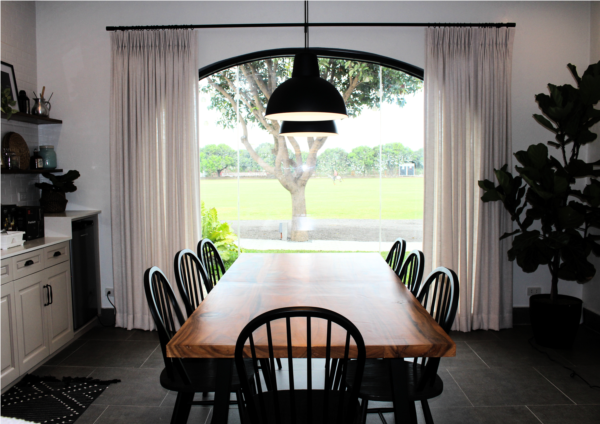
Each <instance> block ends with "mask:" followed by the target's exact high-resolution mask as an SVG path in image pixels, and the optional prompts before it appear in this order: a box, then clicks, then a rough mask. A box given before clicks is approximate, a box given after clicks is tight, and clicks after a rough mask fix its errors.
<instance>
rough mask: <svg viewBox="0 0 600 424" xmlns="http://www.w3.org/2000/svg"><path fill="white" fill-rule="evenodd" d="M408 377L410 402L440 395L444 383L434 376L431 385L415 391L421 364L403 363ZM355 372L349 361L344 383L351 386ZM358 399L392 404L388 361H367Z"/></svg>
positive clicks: (354, 366) (422, 369) (352, 364)
mask: <svg viewBox="0 0 600 424" xmlns="http://www.w3.org/2000/svg"><path fill="white" fill-rule="evenodd" d="M404 366H405V367H406V374H407V377H408V397H409V399H410V400H413V401H415V400H424V399H425V400H426V399H431V398H434V397H436V396H439V395H441V394H442V392H443V390H444V382H443V381H442V379H441V378H440V376H439V375H437V374H436V376H435V380H434V382H433V384H428V385H427V386H426V387H425V388H424V389H423V390H420V391H417V390H416V382H417V381H418V380H417V379H418V378H419V377H420V376H421V375H422V373H423V371H424V368H423V366H421V364H413V363H412V362H408V361H404ZM355 371H356V364H355V363H354V361H350V363H349V364H348V374H347V376H346V383H347V384H348V386H351V384H352V381H353V379H354V373H355ZM359 397H360V398H361V399H367V400H369V401H371V400H374V401H379V402H392V400H393V398H392V382H391V379H390V366H389V363H388V361H386V360H385V359H384V360H380V359H367V361H366V363H365V371H364V374H363V378H362V384H361V385H360V391H359Z"/></svg>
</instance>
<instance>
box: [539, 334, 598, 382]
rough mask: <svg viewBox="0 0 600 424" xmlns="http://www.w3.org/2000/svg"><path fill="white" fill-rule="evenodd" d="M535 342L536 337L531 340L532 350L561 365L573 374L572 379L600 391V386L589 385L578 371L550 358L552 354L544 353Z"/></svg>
mask: <svg viewBox="0 0 600 424" xmlns="http://www.w3.org/2000/svg"><path fill="white" fill-rule="evenodd" d="M533 340H534V337H531V338H530V339H529V344H530V345H531V347H532V348H534V349H535V350H537V351H538V352H541V353H544V354H546V356H547V357H548V359H550V360H551V361H552V362H555V363H557V364H558V365H560V366H561V367H563V368H565V369H567V370H569V371H570V372H571V374H570V377H571V378H575V377H579V378H580V379H581V381H583V382H584V383H585V384H587V385H588V386H589V388H590V389H600V386H596V385H593V384H590V383H589V382H588V381H587V380H586V379H585V378H583V377H582V376H581V375H580V374H579V373H578V372H577V371H575V370H574V369H572V368H569V367H567V366H566V365H564V364H562V363H560V362H558V361H557V360H556V359H554V358H553V357H552V356H550V354H549V353H548V352H546V351H544V350H542V349H540V348H538V347H537V346H536V345H534V344H533Z"/></svg>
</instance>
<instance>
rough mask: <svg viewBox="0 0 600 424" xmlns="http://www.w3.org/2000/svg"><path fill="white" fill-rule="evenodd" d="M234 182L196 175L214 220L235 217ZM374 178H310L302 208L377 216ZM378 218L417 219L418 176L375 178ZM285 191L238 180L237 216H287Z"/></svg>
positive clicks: (270, 183)
mask: <svg viewBox="0 0 600 424" xmlns="http://www.w3.org/2000/svg"><path fill="white" fill-rule="evenodd" d="M237 192H238V182H237V179H234V178H223V179H210V180H202V181H201V183H200V196H201V198H202V200H203V201H204V203H205V204H206V206H207V207H216V208H217V212H218V214H219V220H221V221H229V220H236V219H237V217H238V212H237V205H238V198H237ZM379 193H380V180H379V178H348V179H345V180H344V181H343V182H342V183H337V184H336V185H333V182H332V181H331V180H330V179H328V178H311V179H310V180H309V182H308V184H307V186H306V209H307V213H308V215H309V216H310V217H312V218H315V219H379ZM381 197H382V214H381V217H382V219H422V218H423V178H384V179H382V180H381ZM291 216H292V201H291V195H290V193H289V192H288V191H287V190H286V189H284V188H283V187H282V186H281V184H279V182H278V181H277V180H275V179H273V180H271V179H250V178H246V179H240V218H241V219H242V220H260V219H281V220H284V219H286V220H287V219H291Z"/></svg>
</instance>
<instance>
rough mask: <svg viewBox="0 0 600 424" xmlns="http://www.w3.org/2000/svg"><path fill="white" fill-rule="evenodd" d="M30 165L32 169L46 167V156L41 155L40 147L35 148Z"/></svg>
mask: <svg viewBox="0 0 600 424" xmlns="http://www.w3.org/2000/svg"><path fill="white" fill-rule="evenodd" d="M29 167H30V168H31V169H42V168H43V167H44V158H43V157H41V156H40V151H39V150H38V149H34V150H33V156H31V160H30V163H29Z"/></svg>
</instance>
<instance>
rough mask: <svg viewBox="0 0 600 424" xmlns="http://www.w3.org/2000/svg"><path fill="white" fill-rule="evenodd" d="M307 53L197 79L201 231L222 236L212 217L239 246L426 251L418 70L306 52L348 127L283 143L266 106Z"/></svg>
mask: <svg viewBox="0 0 600 424" xmlns="http://www.w3.org/2000/svg"><path fill="white" fill-rule="evenodd" d="M301 50H303V49H297V48H294V49H278V50H269V51H263V52H256V53H251V54H247V55H243V56H239V57H235V58H231V59H228V60H226V61H221V62H218V63H215V64H212V65H210V66H207V67H205V68H203V69H201V70H200V98H201V101H200V108H199V122H200V128H199V134H200V152H201V153H200V164H201V170H202V176H203V178H202V181H201V184H200V186H201V193H200V196H201V199H202V201H203V202H204V205H205V214H204V217H203V219H204V221H205V224H206V225H205V232H209V231H210V229H209V227H210V228H213V230H214V229H215V228H216V223H214V222H208V221H209V220H211V219H214V214H213V215H211V214H209V213H208V210H210V209H211V208H215V209H216V211H217V214H218V220H219V221H220V222H221V223H223V222H227V223H228V224H229V227H230V229H231V230H232V232H233V233H235V234H236V235H237V236H239V239H240V240H241V247H242V248H244V249H251V250H280V251H281V250H282V251H285V250H294V251H297V250H328V251H382V252H386V251H387V250H388V249H389V247H390V246H391V243H392V242H393V240H394V239H396V238H397V237H403V238H405V239H406V240H407V241H408V242H409V243H413V244H412V246H409V248H411V247H413V248H419V247H420V243H421V240H422V216H423V178H422V175H423V90H422V87H423V84H422V78H423V70H422V69H420V68H417V67H414V66H412V65H409V64H406V63H403V62H400V61H397V60H394V59H390V58H386V57H383V56H379V55H374V54H369V53H363V52H355V51H348V50H335V49H310V50H311V51H312V52H314V53H316V54H317V55H318V56H319V66H320V71H321V77H322V78H325V79H327V80H328V81H330V82H331V83H332V84H334V85H335V86H336V87H337V88H338V90H339V91H340V93H342V95H343V97H344V99H345V101H346V107H347V110H348V114H349V118H348V119H345V120H343V121H336V123H337V126H338V132H339V135H338V136H335V137H328V138H326V137H323V138H294V137H280V136H279V135H278V134H279V125H280V123H279V122H277V121H270V120H267V119H265V118H264V114H265V108H266V104H267V101H268V99H269V97H270V95H271V93H272V92H273V90H275V88H276V87H277V86H278V85H279V84H281V83H282V82H283V81H285V80H286V79H287V78H289V77H290V75H291V71H292V67H293V55H294V54H295V53H296V52H298V51H301ZM224 228H225V227H224ZM206 236H207V234H203V237H206ZM237 236H236V237H235V238H236V241H237V239H238V237H237ZM232 257H235V254H232Z"/></svg>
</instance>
